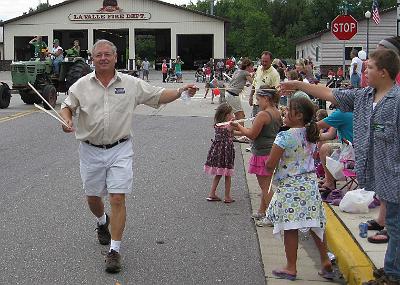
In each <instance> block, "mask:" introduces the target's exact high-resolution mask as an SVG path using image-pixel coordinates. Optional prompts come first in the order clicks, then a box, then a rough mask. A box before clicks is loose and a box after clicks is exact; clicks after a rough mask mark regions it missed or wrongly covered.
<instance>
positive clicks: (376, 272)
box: [372, 268, 385, 279]
mask: <svg viewBox="0 0 400 285" xmlns="http://www.w3.org/2000/svg"><path fill="white" fill-rule="evenodd" d="M372 273H373V275H374V277H375V278H376V279H379V278H381V277H382V276H384V275H385V270H384V269H383V268H379V269H375V270H374V271H373V272H372Z"/></svg>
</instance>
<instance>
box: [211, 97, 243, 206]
mask: <svg viewBox="0 0 400 285" xmlns="http://www.w3.org/2000/svg"><path fill="white" fill-rule="evenodd" d="M234 117H235V116H234V115H233V111H232V107H231V106H229V105H228V104H227V103H222V104H221V105H219V106H218V108H217V110H216V112H215V116H214V123H215V125H214V130H215V138H214V140H212V144H211V147H210V150H209V151H208V156H207V161H206V163H205V165H204V172H205V173H207V174H210V175H213V176H214V179H213V182H212V185H211V191H210V194H209V195H208V197H207V201H210V202H214V201H221V199H220V198H219V197H218V196H217V194H216V191H217V187H218V183H219V181H220V180H221V177H222V176H225V197H224V203H232V202H234V201H235V200H233V199H232V197H231V176H232V175H233V167H234V161H235V149H234V147H233V141H232V138H233V129H232V127H231V126H230V125H229V124H227V125H223V126H217V124H218V123H222V122H228V121H231V120H232V119H234Z"/></svg>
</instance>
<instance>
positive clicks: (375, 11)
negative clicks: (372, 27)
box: [372, 0, 381, 25]
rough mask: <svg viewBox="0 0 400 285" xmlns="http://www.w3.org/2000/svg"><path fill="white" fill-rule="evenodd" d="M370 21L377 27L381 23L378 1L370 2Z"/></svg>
mask: <svg viewBox="0 0 400 285" xmlns="http://www.w3.org/2000/svg"><path fill="white" fill-rule="evenodd" d="M372 20H374V22H375V24H377V25H379V23H380V22H381V17H380V16H379V4H378V0H374V1H373V2H372Z"/></svg>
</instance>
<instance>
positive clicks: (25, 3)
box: [0, 0, 196, 21]
mask: <svg viewBox="0 0 400 285" xmlns="http://www.w3.org/2000/svg"><path fill="white" fill-rule="evenodd" d="M63 1H64V0H49V4H50V5H54V4H58V3H61V2H63ZM162 1H164V2H168V3H171V4H175V5H182V4H188V3H189V2H190V0H162ZM41 2H42V3H44V2H46V0H41ZM99 2H100V0H99ZM193 2H194V3H196V1H193ZM10 3H12V5H10ZM38 4H39V0H11V1H6V0H0V20H3V21H5V20H9V19H11V18H15V17H18V16H21V15H22V13H23V12H28V10H29V8H30V7H32V8H36V7H37V5H38Z"/></svg>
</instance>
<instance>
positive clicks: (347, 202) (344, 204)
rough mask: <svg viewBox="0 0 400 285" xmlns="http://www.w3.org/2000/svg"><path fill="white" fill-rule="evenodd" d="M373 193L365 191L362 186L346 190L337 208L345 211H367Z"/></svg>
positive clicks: (361, 212) (357, 212) (360, 212)
mask: <svg viewBox="0 0 400 285" xmlns="http://www.w3.org/2000/svg"><path fill="white" fill-rule="evenodd" d="M374 195H375V192H374V191H365V190H364V188H363V189H356V190H352V191H348V192H347V193H346V194H345V195H344V197H343V199H342V201H340V204H339V209H340V210H341V211H343V212H347V213H355V214H363V213H368V212H369V208H368V205H369V204H371V202H372V201H373V200H374Z"/></svg>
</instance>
